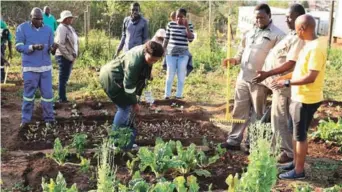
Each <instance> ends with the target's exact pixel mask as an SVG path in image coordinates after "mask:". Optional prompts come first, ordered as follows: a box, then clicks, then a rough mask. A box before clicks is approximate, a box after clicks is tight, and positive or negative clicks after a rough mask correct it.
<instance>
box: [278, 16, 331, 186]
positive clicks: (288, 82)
mask: <svg viewBox="0 0 342 192" xmlns="http://www.w3.org/2000/svg"><path fill="white" fill-rule="evenodd" d="M315 26H316V22H315V19H314V18H313V17H312V16H310V15H302V16H300V17H298V18H297V20H296V32H297V35H298V37H299V38H300V39H302V40H304V41H305V42H306V43H305V46H304V47H303V49H302V51H301V52H300V54H299V55H300V56H299V58H298V60H297V64H296V66H295V69H294V71H293V73H290V74H288V75H285V76H282V77H280V78H279V79H277V80H276V81H275V83H274V86H275V87H277V88H281V87H284V86H285V87H290V86H291V93H292V96H291V100H292V101H291V105H290V115H291V118H292V125H293V126H292V128H293V130H292V131H293V151H294V161H293V162H290V163H288V164H286V165H284V166H281V167H280V169H281V170H286V171H287V172H285V173H282V174H280V175H279V178H280V179H304V178H305V172H304V162H305V156H306V153H307V150H308V143H307V131H308V129H309V126H310V123H311V121H312V119H313V115H314V113H315V112H316V111H317V109H318V107H319V106H320V104H321V102H322V100H323V83H324V73H325V66H326V60H327V46H326V45H327V43H326V42H325V41H322V40H321V39H319V38H318V37H317V35H316V32H315Z"/></svg>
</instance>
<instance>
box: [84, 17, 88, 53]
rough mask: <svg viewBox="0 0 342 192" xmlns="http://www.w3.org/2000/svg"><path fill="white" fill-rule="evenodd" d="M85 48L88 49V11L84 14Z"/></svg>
mask: <svg viewBox="0 0 342 192" xmlns="http://www.w3.org/2000/svg"><path fill="white" fill-rule="evenodd" d="M84 33H85V48H86V49H88V11H85V12H84Z"/></svg>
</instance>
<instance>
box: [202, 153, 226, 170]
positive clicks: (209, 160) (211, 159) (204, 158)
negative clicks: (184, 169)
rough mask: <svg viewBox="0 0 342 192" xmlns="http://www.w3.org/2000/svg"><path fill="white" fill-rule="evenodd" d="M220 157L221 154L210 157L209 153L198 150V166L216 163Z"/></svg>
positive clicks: (203, 166)
mask: <svg viewBox="0 0 342 192" xmlns="http://www.w3.org/2000/svg"><path fill="white" fill-rule="evenodd" d="M218 159H220V156H219V155H214V156H212V157H208V156H207V155H205V153H204V152H203V151H198V152H197V161H198V166H199V167H201V168H205V167H208V166H209V165H211V164H213V163H215V162H216V161H217V160H218Z"/></svg>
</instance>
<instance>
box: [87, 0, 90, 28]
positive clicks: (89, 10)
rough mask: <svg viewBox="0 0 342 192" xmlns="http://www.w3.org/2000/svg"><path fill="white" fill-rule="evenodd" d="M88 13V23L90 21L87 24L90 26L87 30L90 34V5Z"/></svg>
mask: <svg viewBox="0 0 342 192" xmlns="http://www.w3.org/2000/svg"><path fill="white" fill-rule="evenodd" d="M87 12H88V13H87V16H88V17H87V21H88V23H87V24H88V27H87V29H88V33H89V31H90V29H91V28H90V7H89V5H87Z"/></svg>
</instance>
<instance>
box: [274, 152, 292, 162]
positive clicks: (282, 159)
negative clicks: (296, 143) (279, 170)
mask: <svg viewBox="0 0 342 192" xmlns="http://www.w3.org/2000/svg"><path fill="white" fill-rule="evenodd" d="M277 161H278V163H281V164H283V163H289V162H292V161H293V158H291V157H289V156H287V154H286V153H284V152H282V153H281V154H280V155H279V156H278V157H277Z"/></svg>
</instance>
